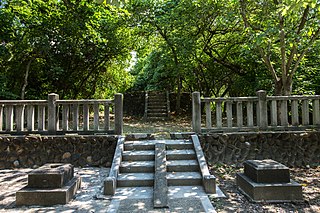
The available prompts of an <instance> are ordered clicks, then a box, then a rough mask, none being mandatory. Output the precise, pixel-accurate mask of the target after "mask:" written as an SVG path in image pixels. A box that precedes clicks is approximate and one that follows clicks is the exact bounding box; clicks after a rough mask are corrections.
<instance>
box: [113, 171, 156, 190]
mask: <svg viewBox="0 0 320 213" xmlns="http://www.w3.org/2000/svg"><path fill="white" fill-rule="evenodd" d="M153 183H154V173H123V174H121V173H120V174H119V175H118V178H117V186H119V187H134V186H136V187H140V186H153Z"/></svg>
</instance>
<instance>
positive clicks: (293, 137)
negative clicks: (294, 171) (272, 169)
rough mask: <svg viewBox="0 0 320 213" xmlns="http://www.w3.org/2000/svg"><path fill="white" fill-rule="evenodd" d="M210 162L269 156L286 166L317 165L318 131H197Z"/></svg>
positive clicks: (319, 162)
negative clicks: (213, 132) (210, 132)
mask: <svg viewBox="0 0 320 213" xmlns="http://www.w3.org/2000/svg"><path fill="white" fill-rule="evenodd" d="M199 137H200V141H201V145H202V148H203V151H204V153H205V155H206V158H207V161H208V163H210V164H216V163H223V164H231V163H235V164H242V162H244V161H245V160H249V159H273V160H276V161H278V162H281V163H283V164H284V165H286V166H298V167H304V166H308V165H309V166H315V165H320V132H313V131H310V132H252V133H218V134H203V135H200V136H199Z"/></svg>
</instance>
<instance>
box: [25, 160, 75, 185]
mask: <svg viewBox="0 0 320 213" xmlns="http://www.w3.org/2000/svg"><path fill="white" fill-rule="evenodd" d="M73 174H74V168H73V165H71V164H62V163H47V164H45V165H43V166H41V167H40V168H38V169H35V170H34V171H32V172H30V173H29V174H28V188H52V189H55V188H62V187H63V186H64V185H65V184H67V183H68V182H69V181H70V180H71V179H72V178H73Z"/></svg>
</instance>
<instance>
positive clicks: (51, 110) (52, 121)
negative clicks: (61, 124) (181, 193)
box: [48, 93, 59, 134]
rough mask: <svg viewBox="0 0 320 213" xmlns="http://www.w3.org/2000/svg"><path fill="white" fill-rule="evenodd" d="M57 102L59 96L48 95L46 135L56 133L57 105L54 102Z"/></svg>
mask: <svg viewBox="0 0 320 213" xmlns="http://www.w3.org/2000/svg"><path fill="white" fill-rule="evenodd" d="M57 100H59V95H57V94H55V93H50V94H49V95H48V133H49V134H55V133H56V131H57V124H58V121H57V104H56V101H57Z"/></svg>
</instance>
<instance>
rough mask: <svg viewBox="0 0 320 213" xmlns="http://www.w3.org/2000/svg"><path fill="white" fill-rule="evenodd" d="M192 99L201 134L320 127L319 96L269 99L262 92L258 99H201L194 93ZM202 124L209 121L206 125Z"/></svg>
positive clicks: (258, 94)
mask: <svg viewBox="0 0 320 213" xmlns="http://www.w3.org/2000/svg"><path fill="white" fill-rule="evenodd" d="M192 97H193V117H192V126H193V131H195V132H197V133H200V132H208V131H209V132H234V131H257V130H305V129H310V128H311V129H318V128H319V127H320V108H319V100H320V96H319V95H314V96H267V95H266V91H263V90H261V91H258V92H257V96H255V97H227V98H201V97H200V93H199V92H194V93H193V96H192ZM201 104H203V105H204V109H205V110H204V111H205V112H203V113H202V112H201V109H202V108H203V107H201ZM203 114H204V116H205V118H204V119H202V116H203ZM202 120H205V123H204V124H203V125H202Z"/></svg>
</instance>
